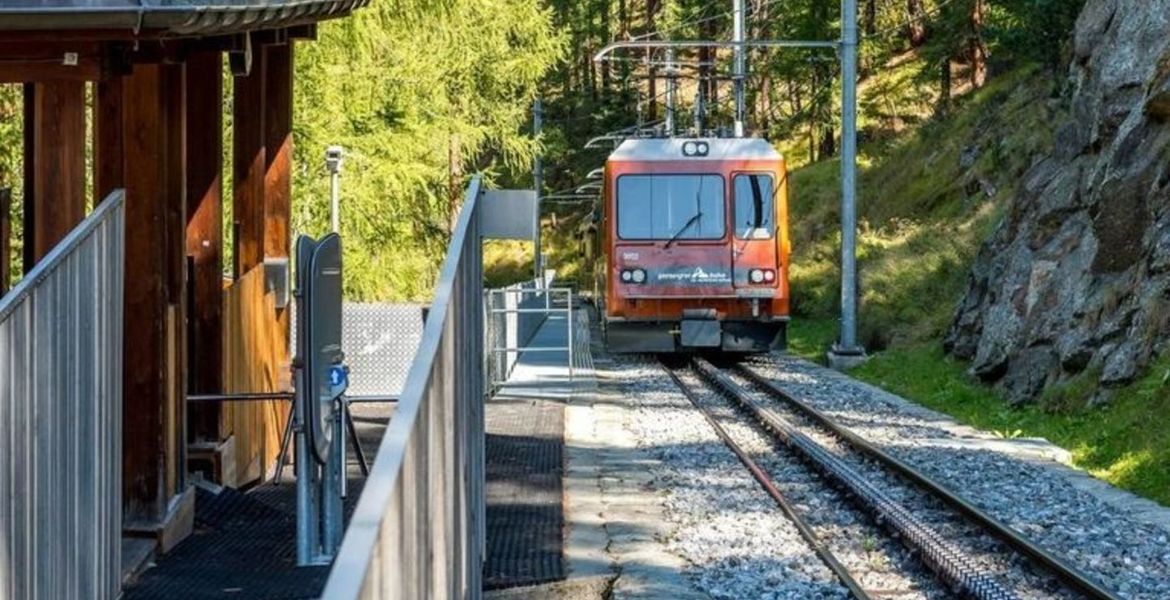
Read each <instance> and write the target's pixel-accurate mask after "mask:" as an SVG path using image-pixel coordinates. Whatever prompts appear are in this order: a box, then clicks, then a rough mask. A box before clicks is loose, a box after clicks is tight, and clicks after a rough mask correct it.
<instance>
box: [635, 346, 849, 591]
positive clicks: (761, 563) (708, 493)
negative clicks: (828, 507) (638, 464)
mask: <svg viewBox="0 0 1170 600" xmlns="http://www.w3.org/2000/svg"><path fill="white" fill-rule="evenodd" d="M613 376H614V377H615V378H616V379H618V380H619V381H621V382H622V383H621V385H622V392H623V396H624V399H625V400H624V401H625V402H627V403H628V405H629V406H630V409H629V410H628V411H627V422H626V426H627V428H628V429H629V430H630V432H631V433H632V434H633V435H634V437H635V438H636V441H637V444H638V446H639V447H640V448H642V449H644V450H645V451H647V452H650V453H651V454H652V455H654V456H655V458H657V459H658V460H659V461H660V462H659V463H658V464H659V465H660V467H658V469H659V470H658V471H656V472H654V473H653V481H652V483H651V485H652V486H653V487H654V489H655V490H656V491H657V492H658V493H660V494H663V496H664V504H665V507H666V515H667V517H666V518H667V519H668V520H669V521H670V522H671V524H672V525H673V526H674V527H673V528H674V534H673V536H672V537H671V538H670V539H669V540H666V543H667V546H668V547H669V549H670V550H671V551H673V552H675V553H677V554H679V555H680V556H682V557H683V558H685V559H686V560H687V561H688V562H689V563H690V565H691V567H690V569H689V572H688V573H687V575H688V576H689V577H690V578H691V580H692V581H693V582H694V583H695V584H696V586H697V587H698V588H700V589H702V590H703V591H704V592H706V593H707V594H709V595H710V596H711V597H712V598H719V599H729V600H730V599H735V600H739V599H741V598H759V599H765V600H779V599H792V600H798V599H799V600H805V599H810V600H811V599H824V600H837V599H844V598H848V594H847V592H846V590H845V589H844V588H843V587H841V585H840V584H839V583H838V582H837V580H836V578H835V577H834V576H833V574H832V572H831V571H829V569H828V568H827V567H825V566H824V564H822V563H821V561H820V559H819V558H817V556H816V555H815V554H814V553H813V551H812V549H811V548H809V546H808V545H807V544H806V543H805V542H804V540H803V539H801V537H800V535H799V534H798V533H797V531H796V528H795V527H794V526H793V525H792V523H791V522H789V521H788V520H787V519H786V518H785V517H784V515H783V514H782V513H781V512H780V511H779V509H777V508H776V506H775V505H774V504H773V503H772V500H771V499H770V498H768V497H767V495H765V494H764V493H763V491H762V490H761V489H760V487H759V484H757V483H756V481H755V480H754V479H752V477H751V475H749V474H748V472H747V470H746V469H744V468H743V465H741V464H740V462H739V461H738V460H737V459H736V458H735V456H734V455H733V454H732V453H731V451H730V450H728V449H727V448H726V447H725V446H724V445H723V443H722V442H721V441H720V440H719V438H718V437H717V436H716V435H715V433H714V432H713V431H712V430H711V427H710V425H709V424H708V423H707V421H706V420H705V419H704V418H703V416H702V414H701V413H699V412H698V411H697V410H695V409H694V407H692V406H691V404H690V402H689V401H688V400H687V399H686V398H685V397H684V396H683V395H682V394H681V393H680V392H679V391H678V390H677V389H676V388H675V387H674V384H673V382H671V381H670V379H669V377H668V376H667V374H666V373H665V372H664V371H663V370H662V368H661V367H660V366H659V365H658V364H657V363H656V362H654V361H653V360H652V359H649V358H640V357H623V356H615V357H614V364H613Z"/></svg>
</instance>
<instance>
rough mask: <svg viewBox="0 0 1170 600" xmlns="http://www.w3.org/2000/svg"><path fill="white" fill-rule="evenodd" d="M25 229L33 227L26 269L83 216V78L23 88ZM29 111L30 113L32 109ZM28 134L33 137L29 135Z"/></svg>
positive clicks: (84, 126)
mask: <svg viewBox="0 0 1170 600" xmlns="http://www.w3.org/2000/svg"><path fill="white" fill-rule="evenodd" d="M25 89H26V92H25V102H26V104H25V111H26V123H27V125H28V126H29V127H31V131H28V132H26V148H25V152H26V154H25V161H26V162H25V165H26V174H27V176H30V177H31V180H28V181H26V188H25V189H26V193H28V194H29V195H28V196H26V197H25V199H24V203H25V210H26V212H27V213H28V219H29V220H27V221H26V225H28V226H29V228H28V229H27V230H26V231H31V232H32V239H31V244H29V245H30V246H31V247H30V248H29V252H31V253H30V254H26V257H27V262H26V264H25V270H26V271H27V270H28V268H29V267H30V266H31V265H34V264H36V261H38V260H40V259H41V258H42V257H44V256H45V254H47V253H48V252H49V251H50V250H52V249H53V246H55V245H57V242H59V241H61V239H62V238H64V237H65V236H66V235H67V234H68V233H69V231H70V230H72V229H73V227H74V226H76V225H77V224H78V223H80V222H81V220H82V219H83V218H85V133H86V131H85V130H86V125H85V82H82V81H49V82H43V83H34V84H31V85H26V87H25ZM30 113H31V114H30ZM27 136H31V144H30V143H29V142H30V140H29V139H28V137H27Z"/></svg>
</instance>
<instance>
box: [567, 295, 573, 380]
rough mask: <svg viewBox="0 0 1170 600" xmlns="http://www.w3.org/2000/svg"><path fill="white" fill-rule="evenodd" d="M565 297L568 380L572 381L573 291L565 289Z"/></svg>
mask: <svg viewBox="0 0 1170 600" xmlns="http://www.w3.org/2000/svg"><path fill="white" fill-rule="evenodd" d="M565 299H566V301H567V310H566V311H565V312H566V315H567V318H568V320H569V336H568V337H569V344H568V345H569V381H573V380H574V373H573V329H574V327H573V292H572V291H566V292H565Z"/></svg>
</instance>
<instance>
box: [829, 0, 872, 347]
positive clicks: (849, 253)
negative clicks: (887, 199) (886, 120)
mask: <svg viewBox="0 0 1170 600" xmlns="http://www.w3.org/2000/svg"><path fill="white" fill-rule="evenodd" d="M841 14H842V18H841V24H842V25H841V26H842V31H841V34H842V35H841V80H842V81H841V338H840V340H839V341H838V344H837V345H836V346H835V347H834V348H833V353H834V354H836V355H838V356H839V357H859V356H864V353H865V350H864V349H863V348H861V346H859V345H858V343H857V0H842V3H841Z"/></svg>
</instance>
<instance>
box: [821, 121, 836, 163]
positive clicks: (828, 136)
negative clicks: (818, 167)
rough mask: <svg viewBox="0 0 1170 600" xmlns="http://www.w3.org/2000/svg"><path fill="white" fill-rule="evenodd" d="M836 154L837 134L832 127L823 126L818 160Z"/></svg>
mask: <svg viewBox="0 0 1170 600" xmlns="http://www.w3.org/2000/svg"><path fill="white" fill-rule="evenodd" d="M836 155H837V136H836V132H834V131H833V127H832V126H829V127H825V130H824V132H823V133H822V135H821V156H820V160H825V159H826V158H832V157H834V156H836Z"/></svg>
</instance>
